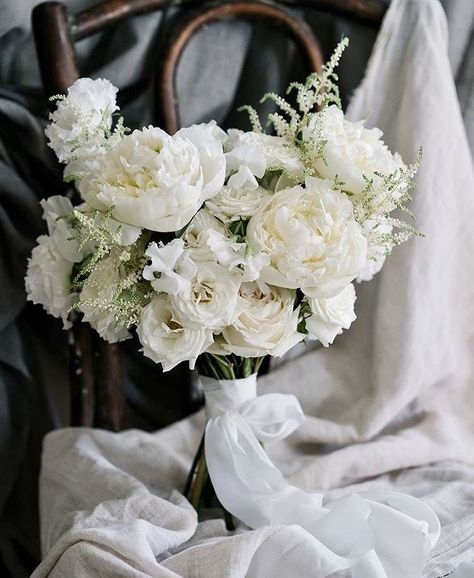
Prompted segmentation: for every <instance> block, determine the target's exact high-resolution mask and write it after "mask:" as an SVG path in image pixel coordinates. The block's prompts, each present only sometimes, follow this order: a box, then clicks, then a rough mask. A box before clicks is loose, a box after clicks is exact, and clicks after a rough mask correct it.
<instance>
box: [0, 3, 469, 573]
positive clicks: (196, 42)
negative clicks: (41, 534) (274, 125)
mask: <svg viewBox="0 0 474 578" xmlns="http://www.w3.org/2000/svg"><path fill="white" fill-rule="evenodd" d="M36 3H37V2H36V1H35V0H3V1H2V2H1V3H0V176H1V179H0V200H1V201H0V235H1V244H0V274H1V282H2V283H1V291H0V465H1V467H2V474H1V476H0V575H2V576H3V575H5V576H9V575H11V576H18V577H20V576H26V575H28V574H29V573H30V572H31V570H32V569H33V568H34V567H35V565H36V564H37V562H38V560H39V545H38V544H39V542H38V523H37V504H36V502H37V496H36V492H37V490H36V485H37V475H38V468H39V454H40V447H41V440H42V437H43V435H44V434H45V433H46V432H47V431H48V430H49V429H51V428H53V427H55V426H56V425H58V424H60V423H64V420H65V419H66V415H67V403H68V401H67V387H66V380H67V362H66V343H65V342H66V336H65V334H64V333H63V332H62V331H61V329H60V325H59V323H58V322H56V320H54V319H50V318H48V317H47V316H46V314H44V313H43V311H42V310H41V309H40V308H39V307H32V306H29V305H28V306H25V293H24V288H23V276H24V271H25V266H26V259H27V256H28V253H29V252H30V250H31V248H32V246H33V243H34V239H35V238H36V237H37V236H38V235H39V234H40V233H41V232H42V231H43V228H44V224H43V222H42V221H41V217H40V213H41V211H40V208H39V205H38V201H39V199H40V198H42V197H46V196H49V195H52V194H57V193H59V192H61V191H62V190H63V188H64V185H63V184H62V181H61V175H60V169H59V167H58V166H57V163H56V162H55V159H54V157H53V154H52V152H51V151H50V150H49V149H48V148H47V147H46V145H45V139H44V136H43V128H44V125H45V122H46V118H47V106H46V102H45V97H44V94H43V92H42V89H41V82H40V78H39V72H38V67H37V62H36V56H35V50H34V44H33V41H32V37H31V31H30V25H29V21H30V13H31V9H32V7H33V6H34V5H35V4H36ZM94 3H95V2H91V1H90V0H69V1H68V2H66V4H68V6H69V9H70V10H71V11H72V12H74V11H78V10H81V9H84V8H86V7H87V6H90V5H91V4H94ZM443 4H444V6H445V9H446V13H447V16H448V23H449V29H450V57H451V62H452V68H453V74H454V76H455V78H456V81H457V87H458V93H459V98H460V102H461V106H462V110H463V113H464V116H465V121H466V126H467V127H468V134H469V138H470V142H471V145H473V146H474V78H473V75H474V61H473V60H474V50H472V47H473V46H472V45H473V39H472V28H473V25H474V3H473V2H472V0H444V2H443ZM179 13H180V10H179V8H173V9H169V10H165V11H164V12H162V13H156V14H152V15H144V16H139V17H135V18H133V19H131V20H129V21H127V22H123V23H121V24H119V25H117V26H116V27H114V28H113V29H110V30H107V31H106V32H104V33H103V34H101V35H97V36H94V37H92V38H90V39H87V40H83V41H81V42H80V43H79V44H78V45H77V49H78V56H79V64H80V68H81V73H82V75H83V76H94V77H95V76H103V77H106V78H108V79H110V80H111V81H112V82H113V83H114V84H115V85H117V86H118V87H119V88H120V89H121V93H120V99H121V102H120V105H121V108H122V112H123V114H124V116H125V118H126V122H127V124H128V125H129V126H140V125H143V124H145V123H147V122H150V121H151V120H152V116H151V110H152V97H151V89H150V81H151V75H152V71H153V68H154V65H155V63H156V61H157V54H159V50H160V46H161V44H162V42H163V39H164V38H165V36H166V34H167V32H168V30H169V28H170V25H171V23H172V21H173V20H174V19H175V18H176V17H177V16H179ZM299 13H300V14H301V15H302V16H303V17H304V18H305V19H306V20H307V21H308V23H309V24H310V25H311V27H312V28H313V29H314V31H315V33H316V34H317V36H318V38H319V40H320V42H321V45H322V47H323V49H324V52H325V53H326V54H328V53H329V52H330V50H331V49H332V47H333V46H334V45H335V44H336V43H337V41H338V40H339V39H340V37H341V35H342V33H344V34H347V35H348V36H350V37H351V43H352V46H351V48H350V50H349V51H348V52H347V54H346V56H345V57H344V60H343V63H342V66H341V71H340V76H341V84H342V89H343V97H344V99H345V101H346V102H347V100H348V98H350V95H351V92H352V91H353V90H354V88H355V87H356V86H357V85H358V83H359V82H360V80H361V78H362V76H363V73H364V67H365V63H366V62H367V59H368V57H369V55H370V51H371V48H372V45H373V42H374V39H375V36H376V31H375V30H372V29H370V28H368V27H365V26H363V25H361V24H352V23H349V22H347V21H343V20H337V19H334V18H332V17H329V16H327V15H324V14H320V13H319V12H316V11H313V10H309V9H308V10H300V11H299ZM469 49H471V50H469ZM303 73H304V71H303V70H302V67H301V64H300V62H299V59H298V55H297V54H296V52H295V49H294V47H293V46H292V45H291V43H289V42H287V41H286V40H284V39H283V38H282V36H281V35H280V34H279V33H277V32H274V31H269V30H268V29H267V28H265V27H262V26H261V25H255V26H253V25H250V24H248V23H243V22H235V23H226V24H218V25H214V26H211V27H209V28H207V29H206V31H205V32H203V33H200V34H199V35H198V36H197V37H196V38H195V39H193V40H192V42H191V43H190V45H189V46H188V48H187V49H186V53H185V56H184V59H183V62H182V65H181V68H180V71H179V75H178V90H179V94H180V106H181V117H182V118H181V120H182V123H183V124H184V125H186V124H190V123H193V122H200V121H205V120H209V119H210V118H215V119H216V120H217V121H218V122H219V123H222V124H223V125H224V126H246V124H245V122H246V119H245V116H244V115H242V114H238V113H236V112H235V110H236V108H237V106H238V105H240V104H244V103H249V104H254V105H256V104H257V103H258V99H259V97H260V96H261V95H262V94H263V93H264V92H266V91H268V90H276V91H282V90H283V89H284V88H285V87H286V85H287V84H288V82H289V81H290V80H295V79H297V78H299V77H301V76H302V75H303ZM126 349H127V353H128V355H127V395H128V396H129V398H130V400H131V401H132V403H133V406H134V407H135V408H136V410H137V411H136V416H135V420H136V424H137V425H139V426H140V427H144V428H150V427H154V426H157V425H163V424H165V423H169V422H171V421H173V420H174V419H177V418H178V417H180V408H179V407H176V406H175V405H173V403H174V402H173V395H174V392H175V390H176V388H177V387H178V386H179V382H180V379H179V377H180V375H179V373H178V374H175V376H174V381H173V383H169V384H167V385H166V386H163V387H161V388H158V387H156V382H157V381H158V380H159V379H160V372H159V370H158V369H157V368H156V367H155V366H153V364H151V363H148V362H146V360H144V359H143V358H142V356H141V355H140V354H138V353H137V352H136V351H134V346H133V344H128V345H127V346H126ZM135 349H136V348H135Z"/></svg>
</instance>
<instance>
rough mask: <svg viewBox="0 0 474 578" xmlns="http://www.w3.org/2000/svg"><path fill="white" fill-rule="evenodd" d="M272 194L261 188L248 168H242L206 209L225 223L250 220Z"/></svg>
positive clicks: (210, 201) (207, 204) (208, 202)
mask: <svg viewBox="0 0 474 578" xmlns="http://www.w3.org/2000/svg"><path fill="white" fill-rule="evenodd" d="M269 196H270V193H269V192H268V191H267V190H265V189H264V188H263V187H260V186H259V184H258V182H257V180H256V178H255V177H254V176H253V174H252V173H251V171H250V169H249V168H248V167H244V166H241V167H240V168H239V170H238V171H237V172H236V173H234V174H233V175H232V176H231V177H230V178H229V180H228V182H227V185H226V186H225V187H223V188H222V190H221V191H220V193H218V194H217V195H216V196H215V197H213V198H212V199H211V200H209V201H207V203H206V207H207V208H208V209H209V211H210V212H211V213H212V214H213V215H214V216H215V217H217V218H218V219H220V220H221V221H223V222H224V223H226V222H229V221H237V220H239V219H249V218H250V217H251V216H252V215H254V214H255V213H256V211H257V210H258V209H259V208H260V206H261V205H262V204H263V202H264V201H266V200H267V199H268V197H269Z"/></svg>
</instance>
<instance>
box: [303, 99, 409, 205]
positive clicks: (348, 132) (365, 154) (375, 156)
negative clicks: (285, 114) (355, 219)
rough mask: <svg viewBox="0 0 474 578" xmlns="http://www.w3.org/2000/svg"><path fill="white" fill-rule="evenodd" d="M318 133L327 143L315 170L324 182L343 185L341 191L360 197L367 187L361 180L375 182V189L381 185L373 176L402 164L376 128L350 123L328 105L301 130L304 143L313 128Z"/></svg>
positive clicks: (309, 137)
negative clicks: (335, 182)
mask: <svg viewBox="0 0 474 578" xmlns="http://www.w3.org/2000/svg"><path fill="white" fill-rule="evenodd" d="M316 126H319V127H320V129H321V134H320V138H322V139H323V140H324V141H326V144H325V146H324V158H322V159H321V158H320V159H318V160H316V162H315V166H314V167H311V168H315V169H316V170H317V171H318V173H319V175H320V176H321V177H323V178H327V179H334V178H335V177H337V179H338V181H341V182H342V183H343V184H342V185H340V188H341V190H343V191H345V192H348V193H352V194H356V195H357V194H360V193H361V192H362V191H363V190H364V188H365V187H366V186H367V182H366V180H365V179H364V176H365V177H368V178H370V179H374V188H375V189H376V188H377V185H378V184H379V183H380V179H381V178H380V177H379V176H377V175H376V173H381V174H390V173H392V172H394V171H395V170H397V169H399V168H404V164H403V162H402V160H401V158H400V156H399V155H398V154H395V155H394V154H392V153H391V152H390V151H389V149H388V147H387V146H386V145H385V143H384V142H383V141H382V139H381V137H382V135H383V133H382V131H381V130H380V129H378V128H372V129H367V128H365V127H364V123H363V121H361V122H356V123H353V122H351V121H349V120H347V119H346V118H345V117H344V113H343V112H342V110H341V109H339V108H338V107H337V106H335V105H331V106H329V107H328V108H326V109H325V110H323V111H322V112H320V113H315V114H314V115H313V116H312V118H311V120H310V122H309V124H308V126H306V127H305V128H304V129H303V141H305V140H306V141H307V140H309V139H311V137H312V135H313V134H314V131H315V127H316Z"/></svg>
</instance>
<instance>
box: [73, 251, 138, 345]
mask: <svg viewBox="0 0 474 578" xmlns="http://www.w3.org/2000/svg"><path fill="white" fill-rule="evenodd" d="M120 281H121V275H120V269H119V266H118V264H117V261H116V260H115V259H114V258H112V257H107V258H105V259H103V260H102V261H99V263H97V265H96V266H95V267H94V269H93V270H92V272H91V274H90V275H89V277H88V278H87V279H86V281H85V283H84V285H83V288H82V291H81V294H80V303H79V310H80V311H82V312H83V313H84V317H83V321H86V322H87V323H89V324H90V325H91V327H93V328H94V329H95V330H96V331H97V332H98V334H99V335H100V336H101V337H102V339H105V341H108V342H109V343H116V342H117V341H123V340H124V339H128V338H130V334H129V332H128V331H127V328H126V327H123V326H117V324H116V319H115V312H114V307H113V298H114V296H115V294H116V293H117V288H118V286H119V284H120Z"/></svg>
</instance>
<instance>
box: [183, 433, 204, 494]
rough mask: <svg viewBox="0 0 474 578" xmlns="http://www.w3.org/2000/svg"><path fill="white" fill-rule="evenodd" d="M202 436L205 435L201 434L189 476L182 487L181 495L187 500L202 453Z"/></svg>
mask: <svg viewBox="0 0 474 578" xmlns="http://www.w3.org/2000/svg"><path fill="white" fill-rule="evenodd" d="M204 435H205V434H202V438H201V441H200V442H199V446H198V449H197V452H196V455H195V456H194V459H193V463H192V466H191V469H190V470H189V474H188V477H187V478H186V483H185V485H184V490H183V495H184V496H185V497H186V498H188V499H189V497H190V492H191V486H192V483H193V479H194V474H195V472H196V468H197V465H198V462H199V460H200V459H201V456H202V455H203V453H204Z"/></svg>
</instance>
